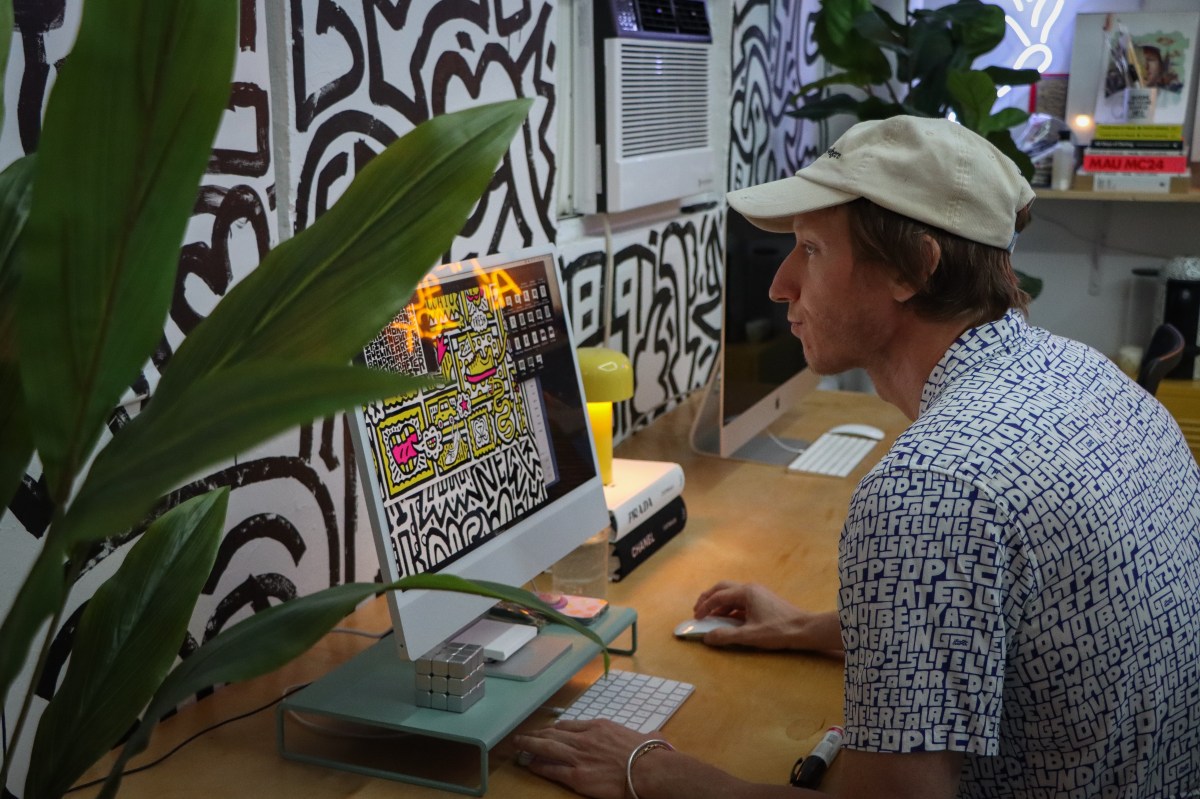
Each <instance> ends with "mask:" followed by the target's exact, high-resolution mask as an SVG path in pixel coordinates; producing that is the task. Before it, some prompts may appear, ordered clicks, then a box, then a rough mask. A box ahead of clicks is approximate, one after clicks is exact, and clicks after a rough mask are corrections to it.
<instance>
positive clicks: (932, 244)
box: [892, 233, 942, 302]
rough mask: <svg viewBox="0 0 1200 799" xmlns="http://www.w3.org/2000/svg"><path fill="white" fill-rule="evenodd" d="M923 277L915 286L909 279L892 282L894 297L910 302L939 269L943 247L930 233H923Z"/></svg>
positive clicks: (896, 299)
mask: <svg viewBox="0 0 1200 799" xmlns="http://www.w3.org/2000/svg"><path fill="white" fill-rule="evenodd" d="M921 259H922V261H923V263H922V264H921V278H920V285H919V286H914V285H912V284H910V283H908V282H907V281H901V280H897V281H896V282H895V283H893V284H892V299H894V300H895V301H896V302H908V301H909V300H911V299H912V298H913V296H914V295H915V294H916V293H917V292H918V291H920V290H921V288H922V287H923V286H925V284H926V283H928V282H929V279H930V278H932V277H933V273H934V272H936V271H937V267H938V263H939V262H940V261H941V260H942V247H941V245H940V244H938V243H937V240H936V239H934V238H933V236H930V235H929V234H928V233H924V234H922V235H921Z"/></svg>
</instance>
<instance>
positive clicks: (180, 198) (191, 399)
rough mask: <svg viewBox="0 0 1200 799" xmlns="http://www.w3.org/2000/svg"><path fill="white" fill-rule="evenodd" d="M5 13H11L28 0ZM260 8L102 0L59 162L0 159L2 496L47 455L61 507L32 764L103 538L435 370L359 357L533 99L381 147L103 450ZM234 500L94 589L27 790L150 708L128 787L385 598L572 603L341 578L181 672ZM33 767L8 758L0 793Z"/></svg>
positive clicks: (2, 644) (191, 341)
mask: <svg viewBox="0 0 1200 799" xmlns="http://www.w3.org/2000/svg"><path fill="white" fill-rule="evenodd" d="M0 5H3V6H5V11H7V12H9V16H8V17H7V20H8V23H9V24H10V25H11V7H8V6H7V4H6V3H0ZM237 16H238V2H237V0H88V2H87V3H86V4H84V6H83V16H82V21H81V26H80V30H79V34H78V38H77V40H76V43H75V46H74V49H73V50H72V52H71V54H70V57H69V58H68V59H67V60H66V62H65V64H64V66H63V68H62V70H61V72H60V74H59V77H58V79H57V81H56V83H55V86H54V89H53V91H52V93H51V96H50V100H49V104H48V106H47V109H46V114H45V119H44V125H43V130H42V136H41V142H40V145H39V151H38V154H37V156H36V158H34V157H27V158H24V159H21V160H19V161H17V162H16V163H14V164H13V165H12V166H10V167H9V168H8V169H7V170H5V171H4V172H3V173H2V174H0V333H2V334H3V335H0V414H2V415H0V500H2V501H3V502H4V503H5V504H7V503H8V501H9V500H10V499H11V497H12V496H13V494H14V492H15V490H16V487H17V485H18V484H19V481H20V479H21V475H22V473H23V472H24V470H25V468H26V467H27V465H28V464H29V462H30V459H31V458H32V457H33V455H34V454H36V456H37V458H38V460H39V461H40V463H41V468H42V473H43V475H44V478H45V483H46V486H47V491H48V494H49V499H50V501H51V503H52V506H53V514H52V519H51V523H50V526H49V528H48V530H47V531H46V533H45V535H44V536H43V538H42V541H41V549H40V551H39V553H38V555H37V557H36V559H35V561H34V563H33V565H32V568H31V569H30V572H29V574H28V576H27V577H26V579H25V581H24V583H23V584H22V585H21V587H20V590H19V591H18V593H17V595H16V598H15V600H14V602H13V605H12V607H11V608H10V609H9V611H8V613H7V615H6V616H5V617H4V620H3V623H2V624H0V699H3V698H4V697H7V695H8V691H9V690H10V688H11V687H12V685H13V682H14V680H15V678H16V676H17V675H18V673H19V672H20V671H21V670H22V668H23V667H24V666H25V665H26V664H27V663H28V662H29V660H30V658H32V659H33V661H34V663H33V679H32V680H31V684H30V688H29V690H28V692H27V694H26V696H25V698H24V701H23V703H22V707H21V711H20V713H19V717H18V719H17V721H16V724H15V727H14V728H13V731H12V735H11V737H10V740H9V746H8V750H7V751H8V753H9V757H11V756H12V753H14V752H16V751H17V740H18V739H20V738H21V737H22V735H23V734H24V733H25V730H24V727H25V725H26V723H27V720H28V717H29V711H30V705H31V700H32V698H33V690H34V686H36V685H37V684H38V683H39V682H40V680H41V677H42V673H43V670H44V668H45V665H46V662H47V654H48V652H49V649H50V645H51V642H52V640H53V636H54V635H55V633H56V631H57V630H58V627H59V624H60V622H61V619H62V615H63V612H64V609H65V608H66V606H67V601H68V594H69V591H70V588H71V585H72V584H73V582H74V581H75V579H76V578H77V576H78V575H79V573H80V570H81V568H82V564H83V562H84V559H85V557H86V556H87V554H88V553H89V552H90V551H91V549H92V548H93V547H94V546H95V545H96V544H97V543H98V542H101V541H104V540H106V539H111V538H113V537H114V536H118V535H120V534H122V533H124V532H125V531H127V530H128V529H130V528H131V527H136V526H138V525H139V524H140V523H141V522H142V521H143V520H144V519H145V518H146V517H147V515H148V514H149V513H150V512H151V510H152V508H153V507H154V506H155V504H156V503H157V502H158V500H159V499H160V497H161V496H162V495H163V494H164V493H166V492H168V491H170V490H172V489H173V488H175V487H177V486H178V485H179V484H180V483H181V482H182V481H184V480H186V479H188V478H190V477H192V476H194V475H196V474H199V473H202V472H203V470H205V469H206V468H211V467H212V466H213V465H215V464H217V463H220V462H223V461H226V460H228V459H229V458H231V457H232V456H234V455H235V454H237V453H238V452H239V451H242V450H244V449H246V448H249V447H252V446H254V445H255V444H257V443H259V442H262V441H264V440H266V439H268V438H270V437H271V436H274V435H276V434H278V433H281V432H283V431H285V430H287V429H289V428H291V427H293V426H295V425H297V424H301V423H304V422H307V421H310V420H311V419H313V418H316V417H320V416H325V415H329V414H332V413H335V412H337V411H340V410H342V409H344V408H347V407H349V406H352V405H354V404H358V403H363V402H368V401H372V400H376V399H380V398H382V397H386V396H395V395H398V394H402V393H404V392H406V391H409V390H412V389H413V388H414V387H416V386H417V385H418V382H417V381H416V380H414V379H412V378H408V377H405V376H399V375H394V374H387V373H381V372H376V371H369V370H366V369H363V368H358V367H352V366H349V365H348V363H349V361H350V358H351V356H352V355H353V354H354V353H355V352H356V351H358V350H359V349H361V347H362V346H363V345H364V344H365V343H366V342H367V341H368V340H370V338H371V337H372V336H373V335H374V334H375V333H376V332H377V331H378V330H379V329H380V328H381V327H382V326H383V325H384V324H386V323H387V321H388V320H390V319H391V318H392V317H393V316H394V315H395V314H396V313H397V312H398V311H399V309H400V308H401V307H403V305H404V304H405V303H406V302H407V301H408V299H409V297H410V296H411V294H412V292H413V289H414V288H415V286H416V283H417V281H418V280H419V279H420V277H421V276H422V275H423V273H424V272H425V271H426V270H427V269H428V268H429V267H430V266H431V265H433V264H434V263H436V261H437V259H438V257H439V256H440V254H441V253H443V252H445V251H446V250H447V249H448V248H449V246H450V243H451V241H452V240H453V238H454V235H455V234H456V233H457V232H458V231H459V230H460V228H461V227H462V225H463V223H464V222H465V220H466V217H467V214H468V213H469V212H470V210H471V208H472V206H473V205H474V203H475V202H476V201H477V199H478V198H479V196H480V195H481V194H482V192H483V191H485V190H486V188H487V186H488V184H489V182H490V181H491V180H492V176H493V173H494V170H495V168H496V164H497V163H498V162H499V160H500V158H501V157H502V156H503V155H504V153H505V151H506V149H507V147H508V144H509V142H510V141H511V140H512V137H513V135H514V134H515V132H516V130H517V129H518V128H519V127H520V125H521V123H522V121H523V120H524V118H525V116H526V114H527V111H528V108H529V105H530V103H529V101H512V102H508V103H501V104H496V105H490V106H482V107H479V108H475V109H471V110H469V111H464V112H461V113H457V114H450V115H445V116H441V117H437V118H435V119H432V120H430V121H428V122H426V123H425V124H423V125H421V126H419V127H418V128H417V129H415V130H413V131H412V132H411V133H409V134H408V135H406V136H404V137H403V138H401V139H400V140H398V141H397V142H395V143H393V144H392V145H391V146H390V147H388V148H387V149H386V150H385V151H384V152H382V153H381V154H380V155H378V156H377V157H375V158H374V159H373V160H372V161H371V162H370V163H369V164H368V165H367V166H366V168H364V169H363V170H362V172H361V173H360V174H359V175H358V176H357V177H356V179H355V180H354V182H353V184H352V185H351V186H350V187H349V188H348V189H347V190H346V192H345V194H344V195H343V196H342V197H341V198H340V200H339V201H338V202H337V204H336V205H335V206H334V207H333V208H332V209H330V211H329V212H328V213H326V214H325V215H323V216H322V217H321V219H320V220H318V221H317V222H316V223H315V224H313V225H312V226H311V227H310V228H308V229H307V230H305V231H304V232H302V233H300V234H299V235H297V236H295V237H294V238H292V239H290V240H288V241H287V242H285V243H283V244H281V245H280V246H278V247H276V248H275V249H274V250H272V251H271V252H270V253H269V254H268V255H267V257H266V258H265V259H264V260H263V261H262V263H261V264H260V265H259V266H258V268H257V269H255V270H254V272H253V273H252V274H250V275H249V276H248V277H247V278H245V279H244V280H242V281H241V282H240V283H239V284H238V285H237V286H236V287H235V288H234V289H233V290H232V291H230V292H229V293H228V294H227V295H226V296H225V297H224V298H223V299H222V300H221V301H220V303H218V305H217V307H216V308H215V310H214V311H213V312H212V314H211V315H210V316H209V317H208V319H207V320H205V321H204V322H203V323H202V324H200V325H199V326H198V327H197V328H196V329H195V330H194V331H192V333H191V334H190V335H189V336H188V337H187V339H186V340H185V341H184V343H183V344H182V345H181V346H180V347H179V349H178V351H177V352H176V353H175V354H174V356H173V357H172V358H171V360H170V363H169V364H168V366H167V368H166V369H165V370H164V372H163V374H162V378H161V381H160V383H159V384H158V386H157V387H156V389H155V391H154V393H153V395H152V397H151V400H150V402H149V404H148V406H147V407H146V408H145V410H144V411H143V412H142V413H140V414H139V415H138V416H136V417H135V418H134V419H133V420H132V421H131V422H129V423H128V424H127V425H126V426H125V427H123V428H122V429H121V430H119V431H118V432H117V433H116V434H115V435H114V436H113V437H112V438H111V440H109V441H108V442H106V443H104V444H103V445H100V443H101V440H102V433H103V431H104V427H105V420H106V418H107V417H108V415H109V414H110V412H111V409H112V408H113V406H114V404H115V403H116V402H117V401H118V399H119V397H120V395H121V393H122V392H123V390H124V388H125V387H126V386H128V385H129V383H130V382H131V381H132V380H133V379H134V377H135V376H136V375H137V372H138V370H139V368H140V367H141V366H142V365H143V364H144V363H145V362H146V360H147V359H148V357H149V355H150V353H151V352H152V350H153V349H154V347H155V345H156V344H157V341H158V339H159V337H160V335H161V331H162V326H163V323H164V320H165V318H166V314H167V311H168V306H169V304H170V299H171V292H172V285H173V282H174V276H175V270H176V265H177V262H178V258H179V248H180V244H181V242H182V238H183V235H184V231H185V227H186V225H187V221H188V218H189V216H190V214H191V210H192V205H193V202H194V200H195V197H196V194H197V191H198V187H199V182H200V178H201V175H202V173H203V170H204V166H205V163H206V161H207V159H208V157H209V154H210V152H211V149H212V143H213V137H214V135H215V133H216V130H217V126H218V124H219V122H220V118H221V115H222V113H223V111H224V109H225V105H226V102H227V99H228V96H229V90H230V81H231V78H232V71H233V61H234V55H235V52H236V27H237ZM5 19H6V18H5V16H4V14H3V13H0V26H3V25H4V24H5ZM8 39H9V36H8V35H5V34H4V32H3V31H0V41H3V42H7V41H8ZM226 499H227V498H226V494H225V492H224V491H218V492H214V493H210V494H206V495H203V496H200V497H197V498H195V499H193V500H190V501H189V502H186V503H184V504H182V505H180V506H178V507H176V508H174V509H172V510H170V511H169V512H167V513H165V514H163V515H162V516H161V517H160V518H158V519H157V520H155V521H154V522H153V523H152V524H151V525H150V526H149V528H148V529H147V530H146V532H145V533H144V534H143V535H142V536H141V537H140V539H139V540H138V542H137V543H136V544H135V545H134V546H133V547H131V548H130V551H129V552H128V554H127V556H126V558H125V560H124V562H123V563H122V565H121V567H120V569H118V571H117V572H116V574H115V575H114V576H113V577H112V578H111V579H110V580H108V581H107V582H106V583H105V584H104V586H103V587H102V588H101V589H100V590H98V591H97V592H96V594H95V595H94V596H93V598H92V599H91V600H90V601H89V603H88V607H87V608H86V611H85V612H84V614H83V615H82V617H81V620H80V623H79V626H78V629H77V632H76V636H75V647H74V649H73V652H72V656H71V659H70V663H69V666H68V669H67V672H66V675H65V676H64V678H63V680H62V684H61V685H60V687H59V689H58V691H57V693H56V695H55V696H54V698H53V699H52V700H51V701H50V703H49V705H48V706H47V707H46V709H45V711H44V713H43V714H42V716H41V720H40V722H39V725H38V729H37V731H36V735H35V737H34V744H33V750H32V755H31V762H30V767H29V773H28V778H27V781H26V784H25V791H24V797H25V799H40V798H41V797H55V796H60V795H61V794H62V793H63V792H64V791H66V790H67V789H68V788H69V787H70V785H71V784H72V783H73V782H74V781H75V780H76V779H78V777H79V775H80V774H82V773H83V771H84V770H85V769H86V768H87V767H88V766H90V765H91V763H93V762H94V761H95V760H96V759H97V758H98V757H100V756H101V755H102V754H103V753H104V752H106V751H108V749H110V748H111V747H112V746H113V745H114V744H115V743H116V742H117V741H118V740H119V738H120V736H121V735H122V734H124V733H125V732H127V731H128V730H129V729H130V728H131V726H132V725H133V724H134V722H135V721H137V719H138V716H139V714H141V715H142V721H141V723H140V725H139V726H138V727H137V728H136V730H135V732H134V733H133V734H132V736H131V737H130V739H129V741H128V743H127V744H126V747H125V750H124V752H123V753H122V755H121V757H120V758H119V760H118V762H117V764H116V766H115V767H114V769H113V772H112V774H111V775H110V777H109V781H108V783H107V784H106V786H105V789H104V794H105V795H111V794H112V793H113V792H115V790H116V788H117V785H118V783H119V779H120V769H121V767H122V766H123V764H124V763H125V762H126V761H127V760H128V758H129V757H130V756H132V755H133V754H136V752H138V751H140V749H141V748H142V747H144V746H145V743H146V740H147V738H148V736H149V733H150V729H151V728H152V727H153V725H154V724H155V723H156V721H157V719H158V718H159V717H161V715H162V714H163V713H164V712H166V711H168V710H170V709H171V708H172V707H173V706H174V705H175V704H177V703H178V702H179V701H181V700H182V699H184V698H186V697H187V696H188V695H189V694H191V693H194V692H195V691H197V690H199V689H201V688H204V687H206V686H208V685H212V684H214V683H217V682H224V681H231V680H238V679H245V678H247V677H251V676H254V675H257V674H261V673H263V672H266V671H269V670H271V669H274V668H276V667H278V666H279V665H282V664H283V663H284V662H286V661H287V660H288V659H290V658H292V657H294V656H295V655H297V654H299V653H300V652H302V651H304V650H305V649H306V648H308V647H309V646H310V645H311V644H312V643H313V642H314V641H315V640H316V639H317V638H319V637H320V636H321V635H323V634H324V633H325V632H327V631H328V630H329V629H330V628H331V627H332V626H333V625H334V624H335V623H336V622H337V621H338V620H339V619H341V618H342V617H343V616H345V615H346V614H347V613H348V612H349V611H351V610H352V609H353V608H354V606H355V605H356V604H357V603H358V602H360V601H362V600H363V599H365V598H367V597H369V596H370V595H372V594H373V593H376V592H378V591H379V590H381V588H407V587H423V588H442V589H448V590H458V591H467V592H470V593H480V594H483V595H486V596H493V597H497V598H507V599H515V600H517V601H520V602H523V603H525V604H528V605H533V606H537V607H539V609H541V610H543V611H549V608H546V607H545V606H544V605H540V603H538V602H537V601H536V599H533V598H532V597H531V596H530V595H528V594H526V593H524V592H520V591H516V590H514V589H511V588H506V587H504V586H498V585H490V584H482V583H466V582H463V581H456V580H451V579H448V578H440V579H439V578H438V577H426V576H418V577H415V578H408V579H406V580H402V581H400V582H399V583H395V584H392V585H391V586H384V587H381V586H379V585H376V584H353V585H344V586H338V587H336V588H332V589H329V590H327V591H324V592H320V593H318V594H315V595H311V596H307V597H303V598H301V599H298V600H294V601H291V602H287V603H284V604H283V605H280V606H278V607H274V608H271V609H270V610H268V611H266V612H264V613H260V614H258V615H256V616H254V617H252V618H250V619H248V620H246V621H244V622H242V623H241V624H239V625H236V626H234V627H232V628H230V629H229V630H226V631H224V632H223V633H222V634H220V635H218V636H216V637H215V638H214V639H212V640H211V641H209V642H207V643H206V644H205V645H204V646H202V647H201V648H200V649H199V650H197V651H196V652H195V653H193V654H192V655H191V656H190V657H189V658H188V659H187V660H186V661H184V662H183V663H181V664H179V665H178V666H176V667H175V668H173V669H172V663H173V662H174V660H175V655H176V654H177V652H178V649H179V646H180V643H181V642H182V640H183V638H184V635H185V633H186V630H187V622H188V620H189V619H190V618H191V614H192V612H193V609H194V606H195V602H196V599H197V596H198V594H199V591H200V589H201V586H202V585H203V583H204V581H205V578H206V576H207V575H208V573H209V571H210V570H211V567H212V564H213V559H214V558H215V556H216V551H217V545H218V543H219V540H220V536H221V532H222V530H223V526H224V517H225V505H226ZM551 615H553V616H555V617H556V618H558V619H559V620H560V621H562V620H563V618H562V617H561V616H559V615H558V614H554V613H553V612H552V611H551ZM573 626H576V628H577V629H581V630H582V629H583V628H580V627H578V626H577V625H573ZM39 630H44V635H43V638H42V640H41V643H40V645H36V646H35V639H36V638H37V635H38V631H39ZM585 633H586V634H588V635H589V636H590V637H591V638H593V640H596V641H597V642H598V641H599V639H597V638H596V637H595V635H594V634H592V633H590V631H586V630H585ZM143 711H144V712H143ZM11 766H12V763H11V760H7V759H6V760H5V762H4V764H3V768H2V769H0V786H3V785H5V784H6V783H7V777H8V773H9V770H10V768H11Z"/></svg>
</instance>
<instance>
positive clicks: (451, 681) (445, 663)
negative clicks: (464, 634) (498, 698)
mask: <svg viewBox="0 0 1200 799" xmlns="http://www.w3.org/2000/svg"><path fill="white" fill-rule="evenodd" d="M416 673H417V694H416V704H417V706H418V707H430V708H433V709H434V710H450V711H453V712H454V713H462V712H463V711H465V710H466V709H467V708H469V707H470V706H471V705H473V704H475V703H476V702H478V701H479V700H480V699H481V698H482V697H483V647H481V646H479V645H478V644H455V643H447V644H442V645H441V647H439V648H438V649H435V650H434V651H433V652H430V653H429V654H428V655H426V656H425V657H423V658H418V659H417V662H416Z"/></svg>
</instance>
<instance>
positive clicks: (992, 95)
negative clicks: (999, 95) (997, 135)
mask: <svg viewBox="0 0 1200 799" xmlns="http://www.w3.org/2000/svg"><path fill="white" fill-rule="evenodd" d="M946 87H947V88H948V89H949V90H950V96H951V98H953V99H952V101H951V103H950V105H951V107H953V108H954V111H955V113H956V114H958V121H959V122H960V123H962V124H963V125H964V126H965V127H967V128H969V129H970V130H974V131H978V132H980V133H987V131H986V130H983V128H984V127H985V121H986V120H987V119H988V118H989V117H990V116H991V113H992V106H993V105H995V104H996V84H994V83H992V79H991V78H989V77H988V76H987V75H986V74H984V73H983V72H980V71H979V70H952V71H951V72H950V74H949V75H948V76H947V78H946Z"/></svg>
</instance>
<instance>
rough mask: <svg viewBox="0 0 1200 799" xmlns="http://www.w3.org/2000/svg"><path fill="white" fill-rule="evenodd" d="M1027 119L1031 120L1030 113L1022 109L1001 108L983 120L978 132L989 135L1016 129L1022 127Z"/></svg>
mask: <svg viewBox="0 0 1200 799" xmlns="http://www.w3.org/2000/svg"><path fill="white" fill-rule="evenodd" d="M1027 119H1029V112H1028V111H1023V110H1021V109H1020V108H1013V107H1012V106H1009V107H1008V108H1001V109H1000V110H999V111H997V112H996V113H994V114H992V115H991V116H990V117H988V118H986V119H985V120H983V124H982V125H981V126H980V130H978V131H976V132H977V133H981V134H984V135H987V134H988V133H991V132H992V131H999V130H1008V129H1009V128H1014V127H1016V126H1017V125H1020V124H1021V123H1022V122H1024V121H1025V120H1027Z"/></svg>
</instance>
